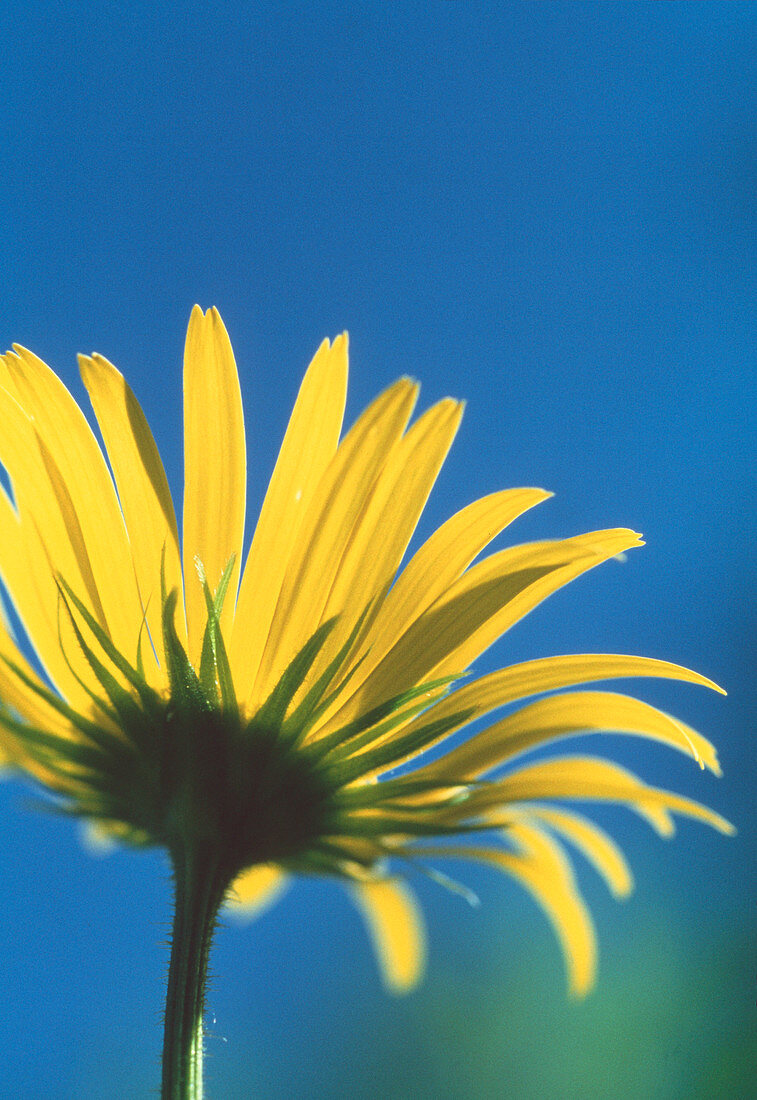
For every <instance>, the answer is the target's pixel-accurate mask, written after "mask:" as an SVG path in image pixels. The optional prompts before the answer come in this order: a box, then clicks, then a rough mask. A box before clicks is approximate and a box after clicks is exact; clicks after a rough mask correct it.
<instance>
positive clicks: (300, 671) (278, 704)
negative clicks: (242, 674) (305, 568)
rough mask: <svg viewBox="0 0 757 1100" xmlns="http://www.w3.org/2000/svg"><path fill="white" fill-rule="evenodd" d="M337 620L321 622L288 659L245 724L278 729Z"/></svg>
mask: <svg viewBox="0 0 757 1100" xmlns="http://www.w3.org/2000/svg"><path fill="white" fill-rule="evenodd" d="M336 623H337V619H336V617H334V618H333V619H327V620H326V622H325V623H321V625H320V626H319V627H318V629H317V630H316V631H315V633H314V634H313V635H312V636H311V637H310V639H309V640H308V641H307V642H305V645H304V646H303V647H302V649H301V650H300V651H299V652H298V653H297V655H296V656H295V657H293V658H292V660H291V661H290V662H289V664H288V666H287V669H286V672H284V674H283V675H282V676H281V677H280V679H279V682H278V683H277V684H276V687H275V688H274V689H273V691H272V692H271V694H270V695H269V696H268V698H267V699H266V701H265V703H263V705H262V707H261V708H260V710H259V711H258V712H257V714H255V716H254V717H253V718H252V719H251V721H250V723H249V725H250V726H251V727H257V728H261V729H276V730H278V729H281V726H282V723H283V721H284V715H285V714H286V712H287V710H288V709H289V705H290V703H291V702H292V699H293V698H294V696H295V695H296V694H297V692H298V691H299V689H300V687H301V686H302V684H303V681H304V679H305V677H306V676H307V674H308V672H309V671H310V669H311V668H312V666H313V662H314V661H315V659H316V657H317V656H318V654H319V653H320V651H321V648H322V647H323V644H324V642H325V641H326V639H327V638H328V636H329V634H330V633H331V631H332V630H333V629H334V627H335V626H336Z"/></svg>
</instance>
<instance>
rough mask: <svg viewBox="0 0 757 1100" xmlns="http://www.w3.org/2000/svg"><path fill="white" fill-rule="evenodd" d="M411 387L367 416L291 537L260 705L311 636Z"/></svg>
mask: <svg viewBox="0 0 757 1100" xmlns="http://www.w3.org/2000/svg"><path fill="white" fill-rule="evenodd" d="M417 393H418V387H417V386H416V385H415V384H414V383H412V382H411V381H410V380H409V379H407V378H401V379H400V380H399V381H398V382H395V383H394V385H393V386H390V387H389V389H388V390H385V391H384V393H383V394H381V395H380V396H379V397H377V398H376V400H375V401H373V403H372V404H371V405H369V407H368V408H367V409H366V411H365V412H364V413H363V415H362V416H361V417H360V418H359V419H358V420H357V422H356V423H355V424H354V425H353V427H352V428H351V429H350V431H349V432H348V434H347V436H346V437H345V438H344V440H343V441H342V443H341V444H340V446H339V449H338V450H337V452H336V454H335V455H334V458H333V459H332V461H331V463H330V464H329V467H328V469H327V471H326V473H325V474H324V476H323V477H322V478H321V481H320V483H319V485H318V488H317V490H316V492H315V495H314V497H313V501H312V503H311V505H310V508H309V509H308V513H307V515H306V517H305V519H304V520H303V523H302V526H301V528H300V530H299V532H298V535H297V541H296V544H295V547H294V549H293V552H292V557H291V560H290V562H289V565H288V567H287V571H286V575H285V577H284V582H283V585H282V588H281V593H280V595H279V599H278V603H277V607H276V612H275V616H274V619H273V622H272V624H271V630H270V633H269V636H268V640H267V643H266V647H265V651H264V654H263V660H262V662H261V666H260V672H259V674H258V678H257V682H256V684H255V688H254V699H255V701H262V700H264V699H265V698H266V697H267V696H268V694H269V692H270V691H271V690H272V688H273V686H274V684H275V683H276V682H277V681H278V679H279V677H280V676H281V675H282V673H283V672H284V670H285V668H286V667H287V665H288V664H289V662H290V660H291V659H292V658H293V657H294V655H295V653H297V652H298V651H299V649H300V648H301V647H302V645H303V644H304V642H305V641H306V640H307V639H308V638H309V637H310V636H311V635H312V634H313V633H314V632H315V630H316V629H317V627H318V625H319V623H320V621H321V616H322V614H323V609H324V607H325V605H326V601H327V599H328V596H329V592H330V591H331V587H332V585H333V583H334V580H335V577H336V576H337V574H338V571H339V566H340V563H341V560H342V556H343V555H344V553H345V551H346V549H347V546H348V545H349V542H350V539H351V536H352V531H353V528H354V526H355V524H356V522H357V521H358V520H359V518H360V516H361V515H362V513H363V509H364V507H365V506H366V504H367V501H368V500H369V499H370V495H371V491H372V489H373V485H374V483H375V481H376V478H377V477H378V475H379V473H380V471H381V469H382V467H383V466H384V464H385V463H386V461H387V456H388V454H389V452H390V450H391V448H392V446H393V444H394V443H395V441H396V440H397V439H399V437H400V436H401V435H402V432H403V431H404V429H405V426H406V424H407V422H408V419H409V418H410V414H411V412H412V409H413V405H414V404H415V400H416V398H417Z"/></svg>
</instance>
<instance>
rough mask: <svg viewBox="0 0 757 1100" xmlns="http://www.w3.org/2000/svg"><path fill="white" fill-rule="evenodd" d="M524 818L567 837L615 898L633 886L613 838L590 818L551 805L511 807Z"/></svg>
mask: <svg viewBox="0 0 757 1100" xmlns="http://www.w3.org/2000/svg"><path fill="white" fill-rule="evenodd" d="M509 809H511V810H514V811H515V812H517V813H518V814H520V816H521V817H522V818H523V819H525V820H526V821H528V820H531V819H536V821H537V822H539V821H541V822H543V823H544V824H545V825H548V826H549V827H550V829H552V830H553V831H554V832H556V833H559V834H560V836H562V837H565V839H566V840H569V841H570V843H571V844H573V845H574V846H575V847H576V848H578V849H579V850H580V851H581V852H583V854H584V855H585V856H586V858H587V859H588V860H589V862H590V863H592V864H593V865H594V867H596V869H597V871H598V872H599V873H600V875H602V877H603V878H604V880H605V882H606V883H607V885H608V886H609V888H610V890H611V892H612V894H613V895H614V896H615V897H616V898H625V897H628V895H629V894H630V893H631V891H632V889H633V876H632V874H631V869H630V867H629V866H628V863H627V861H626V858H625V856H624V854H623V852H622V850H621V849H620V848H619V846H618V845H617V844H616V843H615V841H614V840H613V839H612V837H610V836H608V835H607V833H606V832H605V831H604V829H600V827H599V826H598V825H595V824H594V822H593V821H590V820H589V819H588V818H587V817H584V816H583V814H578V813H576V812H575V810H557V809H555V808H554V807H552V806H539V805H538V804H533V803H528V804H527V805H524V806H523V807H522V808H520V807H510V808H509Z"/></svg>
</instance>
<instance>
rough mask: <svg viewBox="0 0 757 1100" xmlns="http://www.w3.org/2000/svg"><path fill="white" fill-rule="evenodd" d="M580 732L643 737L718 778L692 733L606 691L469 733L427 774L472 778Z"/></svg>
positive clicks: (713, 761) (705, 745)
mask: <svg viewBox="0 0 757 1100" xmlns="http://www.w3.org/2000/svg"><path fill="white" fill-rule="evenodd" d="M460 694H462V692H460ZM445 702H446V700H445ZM583 733H629V734H635V735H638V736H640V737H649V738H650V739H652V740H655V741H662V742H663V743H664V744H666V745H670V746H671V747H672V748H675V749H678V750H679V752H684V753H686V754H687V755H689V756H693V757H694V759H695V760H696V761H697V762H698V763H700V764H701V766H702V767H704V765H705V764H706V765H707V767H708V768H709V769H710V771H712V772H714V773H715V774H716V775H720V767H719V765H718V760H717V755H716V753H715V749H714V747H713V746H712V745H711V744H710V742H709V741H708V740H707V739H706V738H704V737H702V735H701V734H699V733H697V732H696V730H693V729H691V727H690V726H687V725H685V724H684V723H683V722H679V721H677V720H676V719H675V718H671V717H670V716H669V715H667V714H665V713H664V712H663V711H661V710H657V708H656V707H652V706H650V705H649V704H648V703H643V702H641V700H640V699H634V698H632V697H631V696H629V695H616V694H614V693H613V692H607V691H576V692H569V693H566V694H562V695H552V696H550V697H549V698H547V699H539V700H537V702H535V703H530V704H529V705H528V706H525V707H522V708H521V709H520V710H518V711H516V712H515V713H514V714H509V715H508V716H507V717H506V718H503V719H502V720H501V721H499V722H496V723H495V724H494V725H493V726H489V727H488V729H485V730H482V731H481V732H480V733H477V734H475V735H474V736H473V737H471V738H470V740H468V741H466V742H465V744H463V745H460V746H458V747H457V748H456V749H453V750H452V752H450V753H448V754H447V756H446V757H444V758H443V759H442V760H440V761H438V762H437V763H436V764H435V765H432V769H431V770H432V771H433V773H434V774H437V773H438V774H440V775H442V774H443V775H446V776H452V777H454V778H456V779H459V778H473V777H474V776H478V775H481V774H483V773H485V772H488V771H491V770H492V769H493V768H496V767H498V766H499V765H500V764H503V763H504V762H505V761H507V760H510V759H512V757H514V756H516V755H518V754H520V753H523V752H526V751H528V749H532V748H534V747H535V746H536V745H541V744H544V743H545V742H548V741H554V740H557V739H558V738H561V737H573V736H577V735H579V734H583Z"/></svg>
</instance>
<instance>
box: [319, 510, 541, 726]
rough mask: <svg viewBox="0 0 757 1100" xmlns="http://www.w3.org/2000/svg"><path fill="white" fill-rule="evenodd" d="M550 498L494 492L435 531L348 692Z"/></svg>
mask: <svg viewBox="0 0 757 1100" xmlns="http://www.w3.org/2000/svg"><path fill="white" fill-rule="evenodd" d="M550 495H551V494H550V493H547V492H545V491H544V490H542V489H505V490H503V491H502V492H499V493H492V494H491V495H490V496H487V497H483V498H482V499H481V500H477V501H474V502H473V503H472V504H469V505H468V506H467V507H466V508H463V509H462V510H461V511H460V512H457V513H456V514H455V515H454V516H452V517H451V518H450V519H448V520H447V522H446V523H444V524H443V525H442V526H441V527H440V528H439V529H438V530H437V531H435V532H434V534H433V535H432V536H431V537H430V538H429V539H428V541H427V542H425V543H424V544H423V546H421V548H420V549H419V550H418V551H417V553H416V554H415V555H414V557H413V558H412V559H411V560H410V562H409V564H408V565H407V566H406V567H405V569H404V570H403V571H402V572H401V573H400V575H399V577H398V578H397V580H396V582H395V584H394V585H393V586H392V588H391V589H390V591H389V593H388V595H387V597H386V599H385V600H384V602H383V605H382V606H381V608H380V610H379V613H378V615H377V616H376V620H375V622H374V623H373V625H372V627H371V630H370V633H369V635H368V637H367V638H366V640H365V643H364V645H363V646H362V647H361V649H360V650H359V651H358V653H357V654H356V659H358V660H362V665H361V668H360V670H359V672H358V675H357V676H356V677H355V678H354V679H353V680H352V681H351V683H350V692H349V693H348V694H352V693H353V692H354V691H355V689H357V688H358V687H359V685H360V684H362V683H364V681H365V680H366V679H367V677H368V676H369V675H370V672H371V671H372V670H373V669H374V668H375V667H376V665H378V663H379V662H380V660H381V659H382V658H383V657H384V656H386V654H387V653H388V651H389V650H390V649H391V648H392V646H393V645H394V644H395V643H396V642H397V640H398V639H399V638H400V636H401V634H402V632H403V631H404V630H405V629H406V627H407V624H408V623H410V622H412V621H413V620H414V619H415V618H418V617H419V616H420V615H422V614H423V612H424V611H426V610H427V609H428V608H429V607H430V606H431V605H432V604H433V603H434V601H435V600H437V599H438V598H439V597H440V596H441V595H442V594H443V593H444V592H445V591H446V590H447V589H448V588H449V587H450V586H451V585H452V584H453V583H454V582H455V581H456V580H457V579H458V578H459V577H460V576H461V575H462V573H463V572H464V570H465V569H467V567H468V566H469V565H470V563H471V562H472V561H473V559H474V558H475V557H476V556H477V555H478V554H479V553H480V552H481V551H482V550H483V549H484V547H485V546H487V545H488V543H490V542H491V540H492V539H493V538H495V537H496V536H497V535H498V534H500V533H501V532H502V531H503V530H504V528H505V527H507V525H508V524H509V523H511V522H512V521H513V520H514V519H517V517H518V516H520V515H522V514H523V512H525V511H527V510H528V509H529V508H533V507H534V505H536V504H538V503H539V502H540V501H542V500H546V499H547V498H548V497H549V496H550ZM346 697H347V696H343V698H342V701H344V698H346ZM329 728H333V727H331V726H330V727H329Z"/></svg>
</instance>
